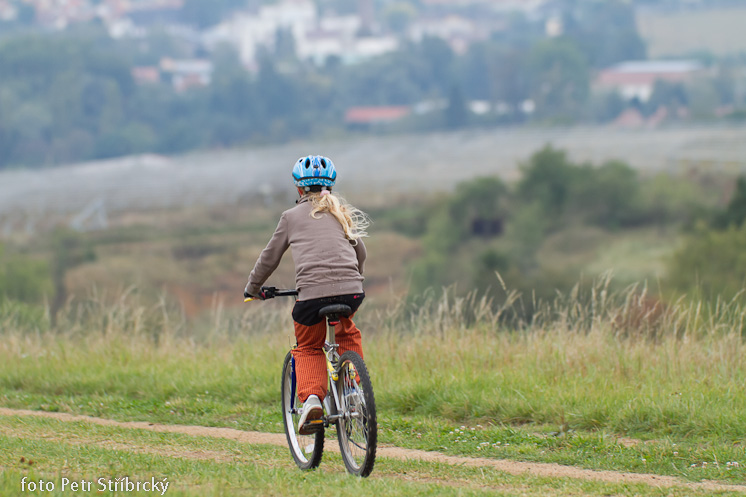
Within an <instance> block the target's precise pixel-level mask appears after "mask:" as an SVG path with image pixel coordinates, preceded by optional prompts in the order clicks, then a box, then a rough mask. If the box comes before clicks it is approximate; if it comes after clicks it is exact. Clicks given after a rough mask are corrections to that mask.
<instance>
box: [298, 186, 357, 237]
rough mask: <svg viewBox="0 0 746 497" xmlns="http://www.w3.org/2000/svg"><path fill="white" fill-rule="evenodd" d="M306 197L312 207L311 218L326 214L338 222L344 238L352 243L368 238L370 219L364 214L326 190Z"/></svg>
mask: <svg viewBox="0 0 746 497" xmlns="http://www.w3.org/2000/svg"><path fill="white" fill-rule="evenodd" d="M308 195H309V196H310V200H311V205H312V206H313V210H311V217H312V218H314V219H318V218H319V216H318V215H317V214H318V213H320V212H328V213H329V214H331V215H332V216H334V218H335V219H336V220H337V221H339V224H341V225H342V229H343V230H344V232H345V237H346V238H347V239H348V240H350V241H351V242H353V243H357V240H358V239H359V238H363V237H366V236H368V232H367V231H366V230H367V229H368V226H369V225H370V218H369V217H368V215H367V214H366V213H365V212H363V211H361V210H360V209H358V208H357V207H354V206H352V205H350V204H348V203H347V201H346V200H345V199H343V198H341V197H338V196H336V195H334V194H333V193H332V192H331V191H328V190H322V191H321V192H313V193H309V194H308Z"/></svg>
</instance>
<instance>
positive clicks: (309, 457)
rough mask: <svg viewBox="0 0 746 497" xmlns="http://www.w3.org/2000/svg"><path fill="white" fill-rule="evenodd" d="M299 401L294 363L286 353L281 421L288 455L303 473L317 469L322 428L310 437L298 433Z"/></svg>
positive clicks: (291, 356)
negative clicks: (288, 449)
mask: <svg viewBox="0 0 746 497" xmlns="http://www.w3.org/2000/svg"><path fill="white" fill-rule="evenodd" d="M301 413H302V411H301V409H300V399H298V389H297V385H296V382H295V361H294V360H293V354H292V353H291V352H288V355H286V356H285V362H284V363H283V365H282V421H283V424H284V425H285V436H286V437H287V440H288V446H289V447H290V454H291V455H292V456H293V459H294V460H295V464H297V465H298V467H299V468H300V469H302V470H304V471H307V470H310V469H314V468H317V467H318V466H319V464H320V463H321V455H322V454H323V452H324V427H323V426H321V427H320V428H319V431H317V432H316V433H313V434H311V435H301V434H300V433H298V428H299V426H298V422H299V421H300V417H301Z"/></svg>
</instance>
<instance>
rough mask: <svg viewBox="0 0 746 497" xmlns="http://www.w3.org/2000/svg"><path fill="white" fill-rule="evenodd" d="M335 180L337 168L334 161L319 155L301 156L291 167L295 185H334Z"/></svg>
mask: <svg viewBox="0 0 746 497" xmlns="http://www.w3.org/2000/svg"><path fill="white" fill-rule="evenodd" d="M336 181H337V170H336V169H335V168H334V163H333V162H332V161H331V159H329V158H327V157H322V156H321V155H309V156H308V157H301V158H300V159H298V162H296V163H295V167H293V183H295V186H312V185H319V186H334V183H335V182H336Z"/></svg>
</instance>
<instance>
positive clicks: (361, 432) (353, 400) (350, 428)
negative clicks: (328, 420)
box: [336, 351, 378, 477]
mask: <svg viewBox="0 0 746 497" xmlns="http://www.w3.org/2000/svg"><path fill="white" fill-rule="evenodd" d="M339 365H340V367H339V379H338V380H337V382H336V388H337V392H338V393H339V396H340V399H341V401H342V414H343V416H342V418H341V419H340V420H339V421H338V422H337V438H338V439H339V448H340V450H341V452H342V459H343V460H344V463H345V467H346V468H347V471H348V472H350V473H351V474H353V475H357V476H362V477H365V476H368V475H369V474H370V472H371V471H373V464H374V463H375V460H376V447H377V444H378V423H377V421H376V401H375V399H374V397H373V385H372V384H371V382H370V375H369V374H368V369H367V368H366V367H365V363H364V362H363V359H362V357H360V356H359V355H358V354H357V353H356V352H352V351H347V352H345V353H344V354H342V357H340V359H339Z"/></svg>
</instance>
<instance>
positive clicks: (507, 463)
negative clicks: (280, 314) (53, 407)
mask: <svg viewBox="0 0 746 497" xmlns="http://www.w3.org/2000/svg"><path fill="white" fill-rule="evenodd" d="M0 416H36V417H42V418H50V419H56V420H59V421H83V422H86V423H93V424H98V425H102V426H116V427H120V428H132V429H140V430H150V431H156V432H163V433H181V434H185V435H192V436H197V437H211V438H224V439H229V440H237V441H239V442H244V443H248V444H264V445H279V446H283V447H284V446H285V445H286V444H287V442H286V440H285V435H284V434H279V433H263V432H258V431H241V430H236V429H233V428H216V427H207V426H186V425H163V424H157V423H148V422H141V421H126V422H122V421H113V420H110V419H103V418H95V417H91V416H79V415H74V414H67V413H55V412H44V411H30V410H25V409H6V408H1V407H0ZM324 447H325V450H331V451H333V452H339V446H338V445H337V443H336V441H334V440H330V439H327V441H326V443H325V445H324ZM378 456H379V457H387V458H392V459H402V460H421V461H425V462H438V463H444V464H450V465H461V466H472V467H484V468H492V469H496V470H498V471H503V472H505V473H509V474H512V475H521V474H531V475H534V476H541V477H549V478H577V479H584V480H597V481H603V482H608V483H644V484H647V485H651V486H654V487H677V486H678V487H687V488H691V489H695V490H706V491H721V490H725V491H732V492H742V493H744V494H746V485H726V484H721V483H715V482H709V481H703V482H698V483H691V482H686V481H683V480H681V479H679V478H676V477H673V476H661V475H653V474H641V473H625V472H619V471H597V470H591V469H582V468H576V467H573V466H562V465H559V464H554V463H536V462H521V461H512V460H507V459H486V458H479V457H462V456H449V455H446V454H441V453H439V452H428V451H424V450H414V449H403V448H401V447H386V446H384V447H379V448H378Z"/></svg>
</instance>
